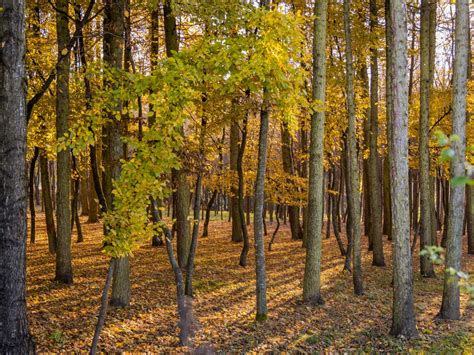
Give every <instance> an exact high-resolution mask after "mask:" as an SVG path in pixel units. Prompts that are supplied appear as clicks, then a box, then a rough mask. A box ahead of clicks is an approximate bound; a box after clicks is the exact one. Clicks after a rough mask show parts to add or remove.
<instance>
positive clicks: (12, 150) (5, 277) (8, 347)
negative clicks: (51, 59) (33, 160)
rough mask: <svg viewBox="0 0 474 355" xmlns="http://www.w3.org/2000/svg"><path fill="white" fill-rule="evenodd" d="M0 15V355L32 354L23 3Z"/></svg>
mask: <svg viewBox="0 0 474 355" xmlns="http://www.w3.org/2000/svg"><path fill="white" fill-rule="evenodd" d="M1 6H2V11H1V12H0V43H2V49H1V50H0V78H2V79H1V80H0V127H2V128H1V129H0V186H1V187H0V220H1V221H2V222H1V228H0V245H1V247H0V285H1V287H0V319H1V326H0V353H2V354H30V353H31V354H33V353H35V344H34V342H33V339H32V337H31V335H30V333H29V329H28V318H27V314H26V238H27V226H26V220H27V216H26V210H27V201H26V199H27V191H26V182H27V177H26V169H25V160H26V111H25V109H26V105H25V101H26V90H25V85H24V83H25V64H24V56H25V1H24V0H16V1H2V5H1Z"/></svg>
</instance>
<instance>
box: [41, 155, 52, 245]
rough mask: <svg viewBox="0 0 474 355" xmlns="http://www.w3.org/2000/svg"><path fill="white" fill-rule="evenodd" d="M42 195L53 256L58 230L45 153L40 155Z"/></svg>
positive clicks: (49, 243)
mask: <svg viewBox="0 0 474 355" xmlns="http://www.w3.org/2000/svg"><path fill="white" fill-rule="evenodd" d="M39 161H40V171H41V193H42V194H43V204H44V214H45V217H46V232H47V233H48V247H49V252H50V253H51V254H54V253H56V228H55V226H54V211H53V201H52V198H51V184H50V181H49V169H48V158H47V157H46V153H45V152H44V151H43V152H41V153H40V157H39Z"/></svg>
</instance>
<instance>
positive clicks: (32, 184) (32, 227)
mask: <svg viewBox="0 0 474 355" xmlns="http://www.w3.org/2000/svg"><path fill="white" fill-rule="evenodd" d="M38 156H39V148H38V147H35V151H34V154H33V158H32V159H31V163H30V173H29V182H28V187H29V195H28V202H29V203H30V243H31V244H34V243H35V239H36V209H35V167H36V161H37V160H38Z"/></svg>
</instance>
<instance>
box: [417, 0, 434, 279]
mask: <svg viewBox="0 0 474 355" xmlns="http://www.w3.org/2000/svg"><path fill="white" fill-rule="evenodd" d="M432 1H433V0H422V1H421V20H420V21H421V29H420V52H421V55H420V67H421V70H420V71H421V73H420V128H419V132H420V133H419V134H420V143H419V147H420V148H419V157H420V158H419V159H420V163H419V166H420V207H421V216H420V217H421V221H420V222H421V226H420V250H423V249H424V248H425V247H427V246H429V245H431V240H432V235H431V233H432V228H431V227H432V223H434V222H435V221H432V220H431V217H432V216H431V207H432V206H431V205H432V203H433V202H432V199H433V195H432V191H431V182H430V150H429V140H430V138H429V134H430V133H429V129H430V71H429V61H430V33H429V32H430V12H431V11H430V6H432V4H431V2H432ZM420 273H421V275H422V276H425V277H434V276H435V273H434V269H433V264H432V263H431V262H430V260H429V257H428V256H420Z"/></svg>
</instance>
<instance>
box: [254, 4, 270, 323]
mask: <svg viewBox="0 0 474 355" xmlns="http://www.w3.org/2000/svg"><path fill="white" fill-rule="evenodd" d="M263 2H265V0H263ZM269 95H270V94H269V92H268V90H267V88H266V87H264V88H263V102H262V107H261V109H260V130H259V135H258V164H257V177H256V179H255V199H254V209H253V213H254V221H253V231H254V232H253V235H254V243H255V273H256V276H257V279H256V283H257V285H256V296H257V313H256V319H257V321H263V320H266V319H267V275H266V270H265V242H264V238H263V220H262V215H263V204H264V203H265V201H264V199H265V171H266V168H267V147H268V126H269V116H270V96H269Z"/></svg>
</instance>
